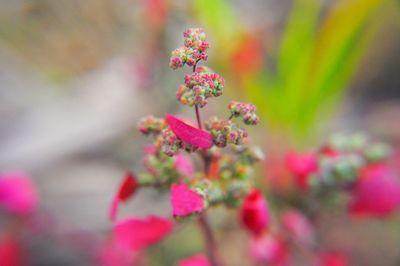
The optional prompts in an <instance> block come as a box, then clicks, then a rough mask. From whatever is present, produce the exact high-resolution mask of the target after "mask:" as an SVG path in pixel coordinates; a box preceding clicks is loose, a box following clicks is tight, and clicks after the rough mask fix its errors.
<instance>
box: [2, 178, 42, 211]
mask: <svg viewBox="0 0 400 266" xmlns="http://www.w3.org/2000/svg"><path fill="white" fill-rule="evenodd" d="M38 203H39V195H38V192H37V190H36V187H35V184H34V183H33V182H32V181H31V179H30V178H29V177H28V176H27V175H26V174H23V173H19V172H10V173H2V174H0V207H2V208H4V209H5V210H7V211H9V212H11V213H13V214H18V215H24V214H28V213H31V212H32V211H34V210H35V209H36V207H37V205H38Z"/></svg>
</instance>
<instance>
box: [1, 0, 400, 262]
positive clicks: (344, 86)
mask: <svg viewBox="0 0 400 266" xmlns="http://www.w3.org/2000/svg"><path fill="white" fill-rule="evenodd" d="M0 3H1V9H0V169H1V170H2V171H6V170H7V171H9V170H21V171H24V172H27V173H29V174H30V175H31V176H32V179H33V180H34V182H35V183H36V184H37V186H38V189H39V192H40V198H41V208H42V209H43V210H44V211H46V212H48V213H51V215H52V217H53V219H54V220H56V222H55V223H56V224H57V228H58V227H60V228H61V229H60V228H59V229H58V231H57V232H58V233H57V234H56V235H55V236H54V235H49V236H39V237H36V238H27V239H26V243H28V245H27V246H28V248H27V254H28V256H27V257H28V258H29V264H28V265H88V264H89V263H90V258H89V257H88V256H87V254H85V252H84V251H83V249H82V247H81V246H79V245H75V244H74V243H76V242H78V243H81V244H82V245H86V244H85V243H86V242H88V241H89V242H90V241H97V239H98V238H102V237H106V236H107V233H108V232H109V231H110V227H111V225H110V223H109V221H108V219H107V210H108V207H109V203H110V200H111V198H112V196H113V193H114V191H115V189H116V187H117V185H118V183H119V182H120V179H121V177H122V176H123V175H124V172H125V171H126V170H127V169H140V168H141V154H142V148H143V145H144V144H145V143H146V138H145V137H143V136H141V135H140V134H139V133H138V132H137V131H136V122H137V121H138V119H139V118H140V117H141V116H144V115H146V114H154V115H156V116H163V115H164V114H165V113H175V114H181V115H182V116H186V117H188V118H189V119H193V118H194V112H193V110H191V109H190V108H187V107H181V106H180V105H179V104H178V102H177V101H176V99H175V91H176V88H177V86H178V85H179V84H180V83H181V82H182V79H183V75H184V74H185V73H186V72H185V70H177V71H172V70H171V69H169V67H168V61H169V55H170V51H172V50H173V49H174V48H175V47H177V46H179V45H180V44H181V40H182V36H181V33H182V32H183V30H184V29H186V28H188V27H203V28H204V30H205V32H206V33H207V36H208V39H209V42H210V44H211V48H210V54H209V65H210V66H211V67H212V68H213V69H214V70H215V71H217V72H218V73H220V74H221V75H222V76H223V77H224V78H225V80H226V88H225V95H224V97H221V99H218V100H217V101H212V102H211V103H210V105H208V106H207V109H206V110H204V116H206V115H207V114H212V113H223V112H227V110H226V105H227V103H228V101H229V100H230V99H232V98H234V99H237V100H241V101H251V102H253V103H255V104H256V105H257V110H258V113H259V115H260V116H261V126H260V127H258V128H257V130H253V131H251V132H250V134H251V135H253V136H254V140H253V142H254V143H257V144H258V145H260V146H262V148H263V149H264V151H265V153H266V155H267V160H268V158H269V159H271V160H273V159H274V158H279V157H280V156H281V155H282V154H283V152H285V151H286V150H287V149H289V148H296V149H300V150H302V149H309V148H311V147H315V146H317V145H319V144H320V143H322V142H323V141H326V139H327V138H328V136H329V135H331V134H332V133H334V132H341V131H344V132H354V131H365V132H368V133H369V134H370V135H372V136H373V137H374V138H375V137H376V138H379V139H383V140H386V141H388V142H390V143H392V144H393V145H394V146H396V145H399V144H400V105H399V101H400V75H399V73H400V48H399V47H400V2H399V1H395V0H325V1H323V0H253V1H247V0H233V1H228V0H193V1H183V0H116V1H112V0H86V1H79V0H59V1H51V0H17V1H6V0H3V1H1V2H0ZM263 168H265V167H262V166H260V169H259V171H258V174H257V178H258V180H259V183H260V184H261V185H264V186H271V187H272V186H276V187H277V188H278V189H279V188H280V187H281V186H284V185H285V184H283V183H284V182H285V181H282V180H273V181H272V182H269V183H268V182H266V181H265V180H266V179H267V177H266V174H265V172H266V171H267V172H268V169H267V170H265V169H263ZM169 211H170V210H169V201H168V196H167V195H160V194H158V193H156V192H155V191H152V190H144V191H140V193H139V195H138V196H137V197H136V198H135V200H134V201H132V202H130V203H129V204H128V205H127V207H125V208H123V211H122V216H127V215H132V214H133V215H135V216H144V215H147V214H153V213H156V214H160V215H164V216H167V215H168V214H169ZM342 212H343V211H340V210H338V211H336V212H332V211H329V212H327V213H326V214H324V215H322V218H321V222H320V226H319V230H321V232H323V235H324V238H326V239H324V241H325V242H326V243H327V245H328V246H332V247H340V248H342V249H344V250H347V251H348V255H349V256H350V258H351V261H352V265H366V266H368V265H399V258H400V249H399V247H400V235H399V234H398V232H399V230H400V227H399V224H400V223H399V217H392V218H390V219H387V220H385V221H381V220H366V221H353V220H350V219H349V218H347V217H346V216H345V215H344V214H343V213H342ZM232 217H235V214H234V213H226V212H224V211H223V210H216V211H215V213H213V223H214V224H215V226H216V228H218V235H219V236H220V238H221V239H222V240H221V241H222V242H223V245H222V246H223V247H222V249H223V253H224V254H226V255H225V256H224V257H226V259H227V260H230V263H231V264H229V265H244V264H243V263H244V262H243V261H242V257H243V254H242V253H240V252H237V251H235V249H237V247H238V246H239V247H240V245H242V246H243V244H241V243H242V242H243V241H242V240H243V237H244V236H243V234H241V233H236V234H233V233H232V232H233V231H234V230H233V229H232V228H237V222H235V221H232V220H234V219H233V218H232ZM228 220H229V222H228V223H226V222H227V221H228ZM226 224H228V225H226ZM222 225H224V226H222ZM60 231H61V233H60ZM85 236H86V237H85ZM65 237H67V238H68V239H69V238H71V239H73V241H72V240H71V243H72V244H71V243H70V244H68V243H65V241H61V240H60V239H65ZM201 246H202V242H201V237H200V236H198V235H197V233H196V232H195V231H194V229H193V228H192V227H191V226H190V225H189V226H186V227H183V228H182V229H180V231H179V232H178V234H176V235H175V236H172V237H170V238H169V239H167V240H166V241H164V242H163V243H161V244H160V245H157V246H156V247H154V248H152V250H150V252H151V254H152V256H151V258H150V259H149V265H173V264H174V263H175V262H176V261H177V259H178V258H181V257H183V256H185V255H188V254H191V253H192V252H194V251H196V250H201Z"/></svg>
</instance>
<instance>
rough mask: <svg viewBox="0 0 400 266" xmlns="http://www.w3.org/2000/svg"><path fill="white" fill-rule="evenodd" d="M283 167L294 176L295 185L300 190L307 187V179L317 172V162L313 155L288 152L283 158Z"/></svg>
mask: <svg viewBox="0 0 400 266" xmlns="http://www.w3.org/2000/svg"><path fill="white" fill-rule="evenodd" d="M285 165H286V167H287V168H288V170H289V171H290V172H291V173H292V174H293V175H295V177H296V182H297V185H298V186H299V187H300V188H301V189H306V188H307V187H308V178H309V177H310V175H311V174H312V173H314V172H316V171H317V170H318V162H317V158H316V156H315V154H314V153H304V154H300V153H296V152H288V153H287V154H286V157H285Z"/></svg>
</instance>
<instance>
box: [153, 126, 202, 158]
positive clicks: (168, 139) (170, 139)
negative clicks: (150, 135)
mask: <svg viewBox="0 0 400 266" xmlns="http://www.w3.org/2000/svg"><path fill="white" fill-rule="evenodd" d="M160 140H161V141H160ZM158 141H159V142H161V151H162V152H163V153H165V154H166V155H168V156H174V155H176V154H178V153H179V151H180V150H185V151H187V152H194V151H196V150H197V147H195V146H193V145H191V144H189V143H187V142H184V141H182V140H181V139H180V138H178V137H177V136H176V135H175V133H174V132H173V131H172V130H171V128H170V127H167V128H165V129H164V130H163V131H161V134H160V138H159V139H158Z"/></svg>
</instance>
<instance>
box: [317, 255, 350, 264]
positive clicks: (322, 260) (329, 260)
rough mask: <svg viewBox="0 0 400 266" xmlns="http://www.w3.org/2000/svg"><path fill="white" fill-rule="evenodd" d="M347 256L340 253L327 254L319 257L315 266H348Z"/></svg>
mask: <svg viewBox="0 0 400 266" xmlns="http://www.w3.org/2000/svg"><path fill="white" fill-rule="evenodd" d="M348 265H350V264H349V262H348V260H347V258H346V256H345V255H344V254H342V253H339V252H325V253H322V254H320V255H319V257H318V259H317V262H316V263H315V266H348Z"/></svg>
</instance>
